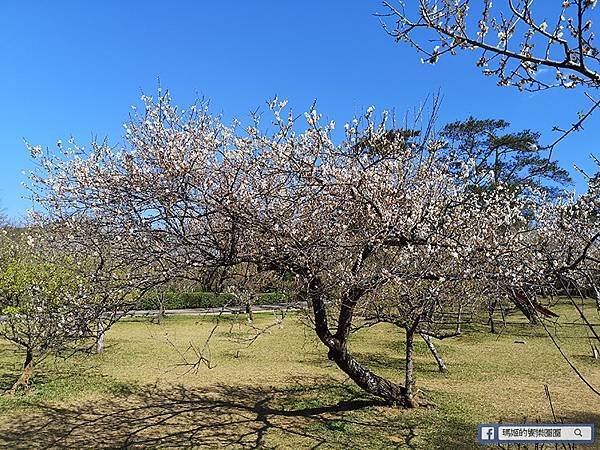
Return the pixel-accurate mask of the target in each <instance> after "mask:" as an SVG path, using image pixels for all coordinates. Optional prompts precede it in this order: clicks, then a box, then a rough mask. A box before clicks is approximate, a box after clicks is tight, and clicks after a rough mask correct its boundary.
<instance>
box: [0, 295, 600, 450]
mask: <svg viewBox="0 0 600 450" xmlns="http://www.w3.org/2000/svg"><path fill="white" fill-rule="evenodd" d="M556 310H557V311H558V312H560V313H561V318H560V321H562V322H573V321H575V319H576V316H575V315H574V314H573V313H572V312H571V311H570V309H568V308H567V306H566V305H559V307H558V308H556ZM588 313H589V314H588V316H589V317H590V318H591V319H593V320H592V321H593V322H596V323H597V322H598V321H599V320H600V319H599V318H598V315H597V314H596V313H595V312H593V311H592V309H591V306H590V311H588ZM509 319H510V322H511V324H510V325H509V326H508V327H507V328H505V329H504V330H503V331H502V333H501V334H497V335H492V334H489V333H488V331H487V327H485V326H483V325H480V326H473V327H472V329H471V330H469V332H467V333H465V334H463V335H462V336H459V337H457V338H452V339H448V340H444V341H442V342H437V345H438V349H439V351H440V352H441V354H442V355H443V356H444V358H445V360H446V363H447V365H448V367H449V369H450V372H449V373H448V374H440V373H438V372H437V366H436V364H435V361H434V360H433V358H432V357H431V356H430V355H429V353H428V350H427V347H426V346H425V344H424V342H422V341H417V343H416V362H415V367H416V376H417V388H419V389H420V390H421V391H422V395H424V396H425V397H426V398H427V399H428V400H429V401H430V402H432V403H433V404H434V405H435V406H433V407H432V408H428V409H425V408H420V409H414V410H398V409H394V408H390V407H387V406H383V405H381V404H379V403H378V401H377V400H376V399H374V398H372V397H369V396H365V395H363V394H362V392H361V391H360V390H358V389H356V388H355V387H354V385H353V384H352V383H351V382H350V381H348V379H347V378H346V377H345V376H344V374H343V373H342V372H340V371H339V370H338V369H337V368H336V367H335V366H334V364H333V363H331V362H329V361H328V360H327V357H326V352H325V349H324V347H323V346H322V345H321V344H319V343H318V342H317V341H316V340H315V337H314V334H313V333H312V332H311V330H310V329H307V328H305V327H304V326H303V325H302V324H301V323H300V320H299V317H297V316H288V317H287V318H286V319H285V320H284V322H283V324H282V326H281V327H279V326H273V327H272V328H270V330H269V331H270V332H268V333H265V334H263V335H261V336H260V337H259V338H258V339H257V340H256V341H255V342H254V343H253V344H252V345H251V346H247V345H246V343H244V342H242V341H243V340H244V339H246V338H248V337H250V336H251V335H252V333H251V330H249V329H248V327H246V326H240V325H239V324H238V323H237V322H233V321H232V319H226V320H225V319H221V321H222V323H221V325H220V326H219V328H218V329H217V330H216V332H215V335H214V336H213V339H212V340H211V343H210V348H209V349H207V351H205V353H204V354H205V355H208V354H209V352H210V362H211V365H212V366H213V367H212V368H210V369H209V368H208V367H206V366H202V367H200V368H199V369H198V370H197V371H193V370H192V371H190V370H189V369H190V367H186V366H182V365H181V363H183V362H184V358H186V359H188V360H189V361H192V360H193V359H194V351H193V349H192V348H190V343H191V344H193V346H195V347H196V348H201V347H202V345H203V343H204V340H205V338H206V337H207V336H208V335H209V333H210V332H211V330H212V328H213V326H214V318H213V317H190V316H188V317H172V318H168V319H167V320H166V321H165V322H164V323H163V324H162V325H156V324H152V323H149V321H148V320H127V321H122V322H121V323H118V324H117V325H116V326H115V327H114V328H113V329H112V330H110V332H109V333H108V335H107V338H106V345H107V347H106V351H105V353H104V354H102V355H93V356H91V357H88V358H83V357H82V356H75V357H71V358H69V359H66V360H59V359H52V360H47V361H46V362H44V363H43V365H41V366H39V367H37V369H36V372H35V377H34V385H35V388H34V390H33V391H32V392H31V393H29V394H28V395H19V396H16V397H14V398H10V397H6V396H3V397H0V448H11V449H12V448H15V449H17V448H148V447H150V448H155V447H158V448H182V447H183V448H190V447H209V448H223V447H226V448H227V447H232V448H257V447H258V448H322V449H326V448H344V447H346V448H349V449H355V448H416V449H430V448H431V449H435V448H441V449H461V448H465V449H468V448H473V447H476V444H475V443H474V442H475V433H476V431H475V430H476V425H477V424H478V423H482V422H483V423H485V422H488V423H489V422H498V421H502V422H517V423H520V422H523V421H525V420H526V421H529V422H535V421H539V422H553V421H554V420H553V418H552V414H551V411H550V407H549V403H548V400H547V399H546V397H545V394H544V384H547V385H548V386H549V389H550V392H551V394H552V400H553V402H554V408H555V411H556V414H557V416H559V417H561V418H564V420H565V421H566V422H579V423H582V422H593V423H595V424H596V426H597V428H598V427H600V397H598V396H596V395H595V394H593V393H592V392H591V391H590V390H589V389H588V388H587V387H586V386H585V385H584V384H583V383H582V382H581V381H580V380H579V379H578V378H577V377H576V375H575V374H574V373H573V372H572V371H571V369H570V368H569V367H568V366H567V364H566V363H565V362H564V360H563V359H562V358H561V356H560V354H559V353H558V351H557V350H556V349H555V348H554V347H553V345H552V343H551V341H550V340H549V339H548V338H547V337H545V333H544V331H543V329H542V328H540V327H532V326H530V325H528V324H525V323H523V321H522V320H521V319H520V318H519V316H518V315H516V314H515V315H514V316H511V317H510V318H509ZM274 320H275V318H274V316H273V315H270V314H261V315H257V316H256V320H255V323H256V325H257V326H258V327H266V326H268V325H270V324H273V323H274ZM557 333H558V337H559V339H560V342H561V344H562V345H563V347H564V349H565V350H566V351H567V352H568V354H569V355H570V356H571V357H572V360H573V361H574V362H575V363H576V364H577V366H578V367H579V368H580V370H581V371H582V373H583V374H584V375H585V376H586V377H587V378H588V379H589V381H590V382H592V383H593V384H594V385H596V386H600V361H594V360H592V358H591V357H590V354H591V352H590V350H589V344H588V340H587V338H586V334H585V328H584V327H581V326H577V325H570V326H569V325H563V326H560V327H557ZM515 341H524V342H525V343H516V342H515ZM351 350H352V351H353V353H354V354H355V355H356V356H357V358H358V359H359V361H361V362H363V363H365V364H366V365H367V366H368V367H370V368H371V369H373V370H374V371H375V372H376V373H380V374H383V375H386V376H388V377H390V378H392V379H396V380H398V381H399V382H401V381H402V380H403V364H404V361H403V352H404V345H403V334H402V333H401V332H400V330H399V329H395V328H393V327H390V326H383V325H382V326H377V327H374V328H371V329H369V330H362V331H360V332H358V333H356V334H355V335H354V336H353V338H352V345H351ZM21 358H22V356H21V355H20V354H18V353H15V351H14V349H13V347H11V346H10V345H9V344H8V343H6V342H0V367H1V368H2V370H1V371H0V389H3V390H4V389H7V388H8V387H9V386H10V383H11V382H12V381H14V379H15V378H16V376H17V373H18V370H19V364H20V361H21ZM515 448H516V447H515ZM521 448H524V447H523V446H521ZM530 448H533V447H530ZM545 448H554V446H552V447H549V446H546V447H545ZM586 448H590V447H586ZM596 448H600V447H596Z"/></svg>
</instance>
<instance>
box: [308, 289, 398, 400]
mask: <svg viewBox="0 0 600 450" xmlns="http://www.w3.org/2000/svg"><path fill="white" fill-rule="evenodd" d="M359 294H360V293H359V292H358V291H351V294H349V296H356V297H354V298H349V297H348V298H345V299H344V301H343V302H342V308H341V310H340V315H339V318H338V330H337V332H336V333H335V336H334V335H333V334H332V333H331V331H330V330H329V326H328V320H327V312H326V306H325V302H324V301H323V296H322V291H321V284H320V280H319V279H318V278H313V279H312V280H310V284H309V290H308V299H309V301H310V303H311V305H312V309H313V313H314V319H315V320H314V328H315V332H316V333H317V336H318V337H319V339H320V340H321V342H322V343H323V344H325V346H326V347H327V348H328V349H329V352H328V354H327V356H328V358H329V359H330V360H331V361H334V362H335V363H336V365H337V366H338V367H339V368H340V369H341V370H342V371H343V372H344V373H345V374H346V375H348V376H349V377H350V379H351V380H352V381H354V382H355V383H356V384H357V386H359V387H360V388H361V389H363V390H364V391H365V392H367V393H369V394H371V395H374V396H376V397H379V398H381V399H383V400H384V401H385V402H386V403H388V404H390V405H394V406H407V405H406V404H405V401H406V395H405V394H406V391H405V389H404V387H403V386H401V385H398V384H396V383H394V382H392V381H389V380H386V379H385V378H383V377H380V376H378V375H375V374H374V373H373V372H371V371H370V370H369V369H367V368H366V367H364V366H362V365H361V364H360V363H359V362H358V361H356V359H355V358H354V357H353V356H352V355H350V354H349V353H348V349H347V347H348V346H347V344H348V335H349V332H350V325H351V323H352V316H353V310H354V305H355V304H356V300H357V297H358V296H359Z"/></svg>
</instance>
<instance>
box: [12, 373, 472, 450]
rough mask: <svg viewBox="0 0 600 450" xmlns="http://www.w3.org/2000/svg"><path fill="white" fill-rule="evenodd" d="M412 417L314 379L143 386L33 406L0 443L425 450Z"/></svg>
mask: <svg viewBox="0 0 600 450" xmlns="http://www.w3.org/2000/svg"><path fill="white" fill-rule="evenodd" d="M419 417H420V415H419V413H417V414H416V415H411V414H410V413H408V414H406V412H402V411H399V410H394V409H392V408H388V407H386V406H384V405H382V404H381V403H380V402H378V401H377V400H374V399H373V398H371V397H365V396H364V395H363V394H362V393H360V392H358V391H356V389H355V388H354V387H353V386H350V385H344V384H340V383H339V382H335V383H330V384H329V383H323V382H322V380H321V382H315V383H311V385H310V386H308V387H307V386H303V385H299V384H298V385H296V386H292V387H287V388H277V389H269V388H267V387H264V386H229V385H216V386H212V387H208V388H201V389H200V388H187V387H184V386H181V385H179V386H176V387H173V388H169V389H165V388H160V387H156V386H151V387H146V388H144V389H140V390H138V391H137V392H136V393H133V394H130V395H124V396H115V397H113V398H110V399H102V400H99V401H94V402H92V401H88V402H86V403H81V404H78V405H68V406H57V405H43V406H40V407H39V409H37V411H35V412H31V413H29V412H28V413H27V414H26V415H24V416H21V417H19V418H18V419H17V420H14V421H12V422H10V423H7V422H5V423H4V424H2V425H0V448H12V449H30V448H157V447H159V448H191V447H194V448H198V447H201V448H343V447H344V446H348V447H350V448H367V447H369V448H428V447H423V446H422V444H421V445H417V441H418V440H419V438H418V437H417V436H418V430H417V425H419V428H420V427H421V426H422V425H423V424H422V423H419V421H420V419H419ZM415 438H416V439H415ZM466 448H468V447H466Z"/></svg>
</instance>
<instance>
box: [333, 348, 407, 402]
mask: <svg viewBox="0 0 600 450" xmlns="http://www.w3.org/2000/svg"><path fill="white" fill-rule="evenodd" d="M328 357H329V359H330V360H332V361H334V362H335V363H336V365H337V366H338V367H339V368H340V369H341V370H342V371H343V372H344V373H345V374H346V375H348V376H349V377H350V379H351V380H352V381H354V382H355V383H356V385H357V386H358V387H360V388H361V389H362V390H364V391H365V392H368V393H369V394H372V395H375V396H376V397H379V398H381V399H383V400H385V402H386V403H389V404H390V405H394V406H406V405H405V401H406V390H405V389H404V387H403V386H400V385H398V384H396V383H394V382H393V381H389V380H387V379H385V378H383V377H380V376H379V375H376V374H374V373H373V372H371V371H370V370H369V369H367V368H366V367H364V366H363V365H361V364H360V363H359V362H358V361H357V360H356V359H355V358H354V357H353V356H352V355H350V354H349V353H348V351H345V350H342V351H339V350H336V349H332V348H330V349H329V353H328Z"/></svg>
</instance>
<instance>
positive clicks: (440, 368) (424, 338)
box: [421, 333, 448, 373]
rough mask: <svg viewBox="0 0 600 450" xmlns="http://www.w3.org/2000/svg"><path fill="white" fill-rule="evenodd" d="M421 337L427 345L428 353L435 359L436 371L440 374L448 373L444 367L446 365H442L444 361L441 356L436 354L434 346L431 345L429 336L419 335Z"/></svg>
mask: <svg viewBox="0 0 600 450" xmlns="http://www.w3.org/2000/svg"><path fill="white" fill-rule="evenodd" d="M421 337H422V338H423V340H424V341H425V343H426V344H427V347H429V351H430V352H431V354H432V355H433V357H434V358H435V361H436V362H437V365H438V369H439V370H440V372H442V373H448V368H447V367H446V364H445V363H444V360H443V359H442V357H441V355H440V354H439V353H438V351H437V348H435V345H433V341H432V340H431V336H428V335H426V334H423V333H421Z"/></svg>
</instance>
